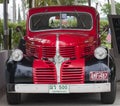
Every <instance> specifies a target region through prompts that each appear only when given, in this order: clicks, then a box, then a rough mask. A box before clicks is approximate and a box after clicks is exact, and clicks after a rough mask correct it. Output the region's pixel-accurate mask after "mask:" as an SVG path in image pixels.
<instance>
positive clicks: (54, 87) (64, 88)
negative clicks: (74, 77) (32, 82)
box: [49, 84, 69, 93]
mask: <svg viewBox="0 0 120 106" xmlns="http://www.w3.org/2000/svg"><path fill="white" fill-rule="evenodd" d="M49 93H69V85H66V84H51V85H49Z"/></svg>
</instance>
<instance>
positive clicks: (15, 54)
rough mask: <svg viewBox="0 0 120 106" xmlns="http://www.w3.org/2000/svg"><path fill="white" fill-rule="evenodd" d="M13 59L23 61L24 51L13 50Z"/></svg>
mask: <svg viewBox="0 0 120 106" xmlns="http://www.w3.org/2000/svg"><path fill="white" fill-rule="evenodd" d="M11 59H12V60H14V61H21V60H22V59H23V52H22V50H20V49H15V50H14V51H13V52H12V55H11Z"/></svg>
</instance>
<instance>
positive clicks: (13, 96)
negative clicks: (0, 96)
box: [6, 93, 21, 105]
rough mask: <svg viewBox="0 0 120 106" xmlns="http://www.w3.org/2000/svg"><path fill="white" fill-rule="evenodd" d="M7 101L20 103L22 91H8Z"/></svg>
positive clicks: (11, 103)
mask: <svg viewBox="0 0 120 106" xmlns="http://www.w3.org/2000/svg"><path fill="white" fill-rule="evenodd" d="M6 96H7V102H8V104H10V105H15V104H20V102H21V94H20V93H6Z"/></svg>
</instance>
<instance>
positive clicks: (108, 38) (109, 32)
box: [106, 28, 111, 43]
mask: <svg viewBox="0 0 120 106" xmlns="http://www.w3.org/2000/svg"><path fill="white" fill-rule="evenodd" d="M106 40H107V42H108V43H111V30H110V28H109V30H108V35H107V37H106Z"/></svg>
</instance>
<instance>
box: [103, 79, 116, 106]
mask: <svg viewBox="0 0 120 106" xmlns="http://www.w3.org/2000/svg"><path fill="white" fill-rule="evenodd" d="M115 98H116V80H114V81H112V82H111V91H110V92H105V93H101V102H102V103H104V104H113V103H114V101H115Z"/></svg>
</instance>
